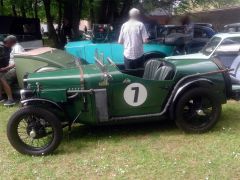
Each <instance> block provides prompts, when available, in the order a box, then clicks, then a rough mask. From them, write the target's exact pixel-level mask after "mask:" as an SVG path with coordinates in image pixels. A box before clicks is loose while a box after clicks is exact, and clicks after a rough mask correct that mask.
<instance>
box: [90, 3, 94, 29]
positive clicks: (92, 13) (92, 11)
mask: <svg viewBox="0 0 240 180" xmlns="http://www.w3.org/2000/svg"><path fill="white" fill-rule="evenodd" d="M89 5H90V8H89V14H90V21H91V25H92V24H93V23H94V22H95V17H94V9H93V0H89Z"/></svg>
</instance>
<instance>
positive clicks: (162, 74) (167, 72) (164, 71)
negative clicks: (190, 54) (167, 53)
mask: <svg viewBox="0 0 240 180" xmlns="http://www.w3.org/2000/svg"><path fill="white" fill-rule="evenodd" d="M173 76H174V71H173V68H172V67H169V66H162V67H160V68H159V69H158V70H157V72H156V73H155V75H154V80H156V81H163V80H171V79H172V78H173Z"/></svg>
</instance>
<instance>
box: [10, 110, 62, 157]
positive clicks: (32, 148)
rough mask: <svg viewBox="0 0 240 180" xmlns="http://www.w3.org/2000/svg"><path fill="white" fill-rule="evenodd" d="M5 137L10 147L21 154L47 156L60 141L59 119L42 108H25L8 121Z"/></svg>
mask: <svg viewBox="0 0 240 180" xmlns="http://www.w3.org/2000/svg"><path fill="white" fill-rule="evenodd" d="M7 135H8V139H9V141H10V143H11V144H12V146H13V147H14V148H15V149H16V150H17V151H19V152H20V153H22V154H28V155H36V156H39V155H47V154H50V153H52V152H53V151H54V150H55V149H56V148H57V147H58V146H59V144H60V142H61V139H62V127H61V123H60V121H59V119H58V118H57V117H56V116H55V115H54V114H53V113H51V112H49V111H47V110H45V109H43V108H35V107H25V108H22V109H20V110H19V111H17V112H16V113H15V114H14V115H13V116H12V117H11V119H10V120H9V123H8V128H7Z"/></svg>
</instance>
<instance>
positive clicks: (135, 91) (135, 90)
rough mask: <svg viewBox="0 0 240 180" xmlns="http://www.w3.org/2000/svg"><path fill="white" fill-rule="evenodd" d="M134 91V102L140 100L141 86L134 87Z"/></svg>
mask: <svg viewBox="0 0 240 180" xmlns="http://www.w3.org/2000/svg"><path fill="white" fill-rule="evenodd" d="M132 91H134V100H133V102H134V103H137V102H138V97H139V87H132Z"/></svg>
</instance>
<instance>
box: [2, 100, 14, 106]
mask: <svg viewBox="0 0 240 180" xmlns="http://www.w3.org/2000/svg"><path fill="white" fill-rule="evenodd" d="M15 104H16V103H15V101H14V100H7V101H5V102H4V104H3V105H4V106H14V105H15Z"/></svg>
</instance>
